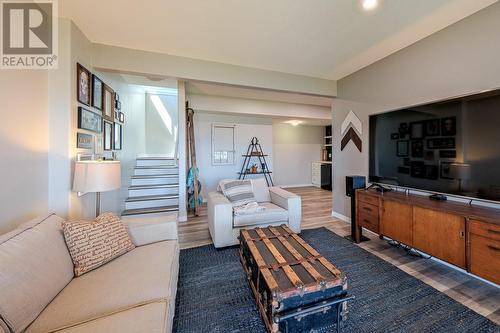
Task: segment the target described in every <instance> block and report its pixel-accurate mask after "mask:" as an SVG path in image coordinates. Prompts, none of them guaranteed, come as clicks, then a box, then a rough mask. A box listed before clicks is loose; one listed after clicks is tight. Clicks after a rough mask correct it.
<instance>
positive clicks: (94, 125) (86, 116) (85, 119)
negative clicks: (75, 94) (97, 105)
mask: <svg viewBox="0 0 500 333" xmlns="http://www.w3.org/2000/svg"><path fill="white" fill-rule="evenodd" d="M78 128H80V129H84V130H87V131H92V132H95V133H101V132H102V117H101V116H100V115H98V114H97V113H94V112H92V111H90V110H87V109H85V108H83V107H81V106H80V107H78Z"/></svg>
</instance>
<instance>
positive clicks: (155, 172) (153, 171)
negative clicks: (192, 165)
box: [134, 168, 178, 176]
mask: <svg viewBox="0 0 500 333" xmlns="http://www.w3.org/2000/svg"><path fill="white" fill-rule="evenodd" d="M177 173H178V170H177V168H172V169H135V170H134V175H136V176H150V175H162V174H165V175H175V174H177Z"/></svg>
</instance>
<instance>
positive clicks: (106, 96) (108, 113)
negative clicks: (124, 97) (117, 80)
mask: <svg viewBox="0 0 500 333" xmlns="http://www.w3.org/2000/svg"><path fill="white" fill-rule="evenodd" d="M102 101H103V110H102V117H103V118H104V119H106V120H107V121H109V122H113V121H114V119H115V92H114V91H113V89H111V87H109V86H108V85H106V84H105V85H104V89H103V97H102Z"/></svg>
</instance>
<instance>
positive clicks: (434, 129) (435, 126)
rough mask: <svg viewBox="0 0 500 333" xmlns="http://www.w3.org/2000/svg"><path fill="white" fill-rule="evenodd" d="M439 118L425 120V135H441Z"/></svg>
mask: <svg viewBox="0 0 500 333" xmlns="http://www.w3.org/2000/svg"><path fill="white" fill-rule="evenodd" d="M440 130H441V127H440V122H439V119H430V120H427V121H426V122H425V127H424V135H425V136H426V137H427V136H439V133H440V132H441V131H440Z"/></svg>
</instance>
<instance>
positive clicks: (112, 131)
mask: <svg viewBox="0 0 500 333" xmlns="http://www.w3.org/2000/svg"><path fill="white" fill-rule="evenodd" d="M76 67H77V68H76V71H77V82H76V87H77V102H78V103H79V106H78V110H77V112H78V114H77V122H78V124H77V128H78V131H77V133H76V148H77V149H85V150H94V153H97V152H99V151H101V150H104V151H118V150H122V148H123V147H122V146H123V124H124V122H125V114H124V113H123V110H122V104H121V101H120V96H119V95H118V93H117V92H115V91H114V90H113V88H111V86H110V85H108V84H106V82H104V81H103V80H101V79H100V78H99V77H98V76H97V75H95V74H93V73H91V72H90V71H89V70H88V69H87V68H85V67H84V66H82V65H81V64H80V63H77V66H76Z"/></svg>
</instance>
